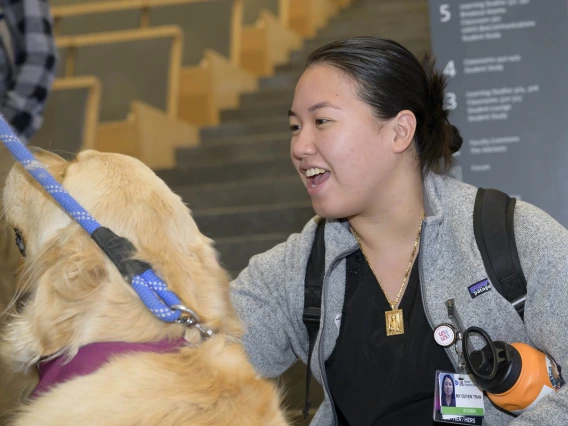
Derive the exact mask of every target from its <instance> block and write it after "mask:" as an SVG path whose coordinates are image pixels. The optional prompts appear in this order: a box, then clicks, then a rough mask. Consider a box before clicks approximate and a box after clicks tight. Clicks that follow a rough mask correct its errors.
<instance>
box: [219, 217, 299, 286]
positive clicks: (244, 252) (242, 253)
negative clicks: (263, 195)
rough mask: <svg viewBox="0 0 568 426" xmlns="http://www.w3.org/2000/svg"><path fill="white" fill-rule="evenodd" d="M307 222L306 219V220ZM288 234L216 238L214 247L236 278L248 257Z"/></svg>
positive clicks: (280, 240)
mask: <svg viewBox="0 0 568 426" xmlns="http://www.w3.org/2000/svg"><path fill="white" fill-rule="evenodd" d="M306 223H307V221H306ZM289 236H290V233H288V232H281V233H270V234H257V235H247V236H240V237H230V238H216V239H215V248H216V249H217V251H218V252H219V260H220V262H221V264H222V265H223V267H224V268H225V269H227V271H228V272H229V274H230V275H231V276H232V277H233V278H236V277H237V275H238V274H239V273H240V272H241V271H242V270H243V269H244V268H246V267H247V265H248V264H249V261H250V258H251V257H253V256H254V255H255V254H259V253H264V252H265V251H267V250H270V249H271V248H272V247H274V246H275V245H277V244H280V243H281V242H283V241H286V239H287V238H288V237H289Z"/></svg>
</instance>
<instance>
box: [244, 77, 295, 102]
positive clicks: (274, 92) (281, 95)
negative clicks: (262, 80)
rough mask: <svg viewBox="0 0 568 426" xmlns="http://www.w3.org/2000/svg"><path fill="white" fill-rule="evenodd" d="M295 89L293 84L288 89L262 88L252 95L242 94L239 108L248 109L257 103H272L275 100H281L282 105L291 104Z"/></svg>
mask: <svg viewBox="0 0 568 426" xmlns="http://www.w3.org/2000/svg"><path fill="white" fill-rule="evenodd" d="M295 88H296V84H295V83H294V84H291V85H290V86H288V87H276V88H273V87H264V88H262V89H259V90H258V91H257V92H254V93H244V94H242V95H241V99H240V101H241V106H242V107H248V106H251V105H254V104H257V103H259V102H273V101H276V100H281V101H282V102H283V103H286V102H290V103H292V97H293V96H294V89H295Z"/></svg>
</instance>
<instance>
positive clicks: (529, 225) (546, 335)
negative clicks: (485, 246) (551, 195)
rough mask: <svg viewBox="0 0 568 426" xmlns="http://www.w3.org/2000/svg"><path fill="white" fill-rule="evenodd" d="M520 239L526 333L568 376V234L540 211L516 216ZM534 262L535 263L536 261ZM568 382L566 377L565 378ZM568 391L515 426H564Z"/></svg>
mask: <svg viewBox="0 0 568 426" xmlns="http://www.w3.org/2000/svg"><path fill="white" fill-rule="evenodd" d="M515 238H516V241H517V247H518V249H519V256H520V258H521V264H522V267H523V271H524V272H525V276H526V279H527V286H528V293H527V301H526V305H525V327H526V330H527V333H528V335H529V337H530V339H531V341H532V344H533V345H534V346H535V347H536V348H538V349H539V350H540V351H542V352H545V353H546V354H548V355H550V356H552V357H553V358H554V359H555V360H556V362H557V363H558V364H559V365H560V366H561V367H563V370H564V376H566V374H567V372H568V231H567V230H566V229H564V228H563V227H562V226H561V225H559V224H558V223H557V222H555V221H554V220H553V219H552V218H551V217H550V216H548V215H546V214H545V213H543V212H542V211H541V210H539V209H537V208H536V207H534V206H529V205H526V204H525V203H522V209H517V210H516V211H515ZM530 259H534V260H530ZM564 378H565V379H566V377H564ZM567 419H568V385H565V386H564V387H563V388H561V389H560V390H559V391H558V392H556V393H555V394H553V395H549V396H546V397H545V398H543V399H542V400H541V401H540V402H539V403H538V404H537V406H536V407H535V408H534V409H533V410H531V411H528V412H525V413H523V414H521V415H520V416H519V417H517V418H516V419H515V420H513V421H512V422H511V423H510V424H511V426H541V425H547V426H563V425H566V424H567Z"/></svg>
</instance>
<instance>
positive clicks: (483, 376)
mask: <svg viewBox="0 0 568 426" xmlns="http://www.w3.org/2000/svg"><path fill="white" fill-rule="evenodd" d="M491 343H492V344H493V345H494V346H495V349H496V354H497V359H494V357H493V351H492V349H491V346H490V344H488V345H486V346H485V347H483V348H482V349H481V350H476V351H473V352H472V353H471V354H470V355H469V364H470V372H471V373H472V375H473V376H474V378H475V383H476V384H477V386H479V387H480V388H481V389H483V390H485V391H487V392H489V393H492V394H496V395H498V394H501V393H504V392H507V391H508V390H509V389H511V388H512V387H513V386H514V385H515V383H517V380H518V379H519V376H520V375H521V370H522V368H523V362H522V358H521V355H520V354H519V351H517V349H515V347H513V346H511V345H509V344H507V343H505V342H501V341H497V342H491ZM495 363H497V368H496V371H495V374H494V375H493V377H491V375H490V374H488V373H489V372H490V371H491V370H492V369H493V366H494V364H495ZM488 376H489V377H488Z"/></svg>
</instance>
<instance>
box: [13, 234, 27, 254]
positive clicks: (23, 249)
mask: <svg viewBox="0 0 568 426" xmlns="http://www.w3.org/2000/svg"><path fill="white" fill-rule="evenodd" d="M14 232H15V233H16V245H17V246H18V248H19V249H20V253H22V256H24V257H25V256H26V246H25V244H24V237H22V233H21V232H20V230H19V229H18V228H14Z"/></svg>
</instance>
